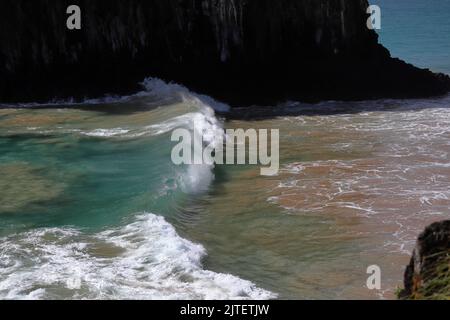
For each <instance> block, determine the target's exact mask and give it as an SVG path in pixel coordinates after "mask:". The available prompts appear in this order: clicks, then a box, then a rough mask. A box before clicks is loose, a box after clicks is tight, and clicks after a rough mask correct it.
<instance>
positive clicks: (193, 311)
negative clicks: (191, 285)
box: [180, 304, 214, 318]
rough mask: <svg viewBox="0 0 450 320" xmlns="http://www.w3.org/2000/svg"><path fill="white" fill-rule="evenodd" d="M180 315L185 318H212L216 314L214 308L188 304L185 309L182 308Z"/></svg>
mask: <svg viewBox="0 0 450 320" xmlns="http://www.w3.org/2000/svg"><path fill="white" fill-rule="evenodd" d="M180 314H181V315H183V316H189V315H192V316H207V317H208V318H211V317H212V316H213V314H214V307H195V306H191V305H190V304H188V305H187V306H185V307H181V310H180Z"/></svg>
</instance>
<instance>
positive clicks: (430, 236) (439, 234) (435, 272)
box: [399, 220, 450, 300]
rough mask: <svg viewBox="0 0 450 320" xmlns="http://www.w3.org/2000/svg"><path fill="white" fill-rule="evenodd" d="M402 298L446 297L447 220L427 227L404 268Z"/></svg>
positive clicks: (449, 289)
mask: <svg viewBox="0 0 450 320" xmlns="http://www.w3.org/2000/svg"><path fill="white" fill-rule="evenodd" d="M404 282H405V283H404V285H405V289H404V290H403V291H402V292H401V293H400V294H399V296H400V298H403V299H446V300H448V299H450V220H447V221H443V222H437V223H434V224H432V225H431V226H429V227H427V228H426V229H425V231H424V232H423V233H422V234H421V235H420V236H419V239H418V241H417V244H416V248H415V249H414V253H413V257H412V258H411V262H410V264H409V265H408V267H407V268H406V272H405V280H404Z"/></svg>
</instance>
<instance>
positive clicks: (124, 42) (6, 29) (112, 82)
mask: <svg viewBox="0 0 450 320" xmlns="http://www.w3.org/2000/svg"><path fill="white" fill-rule="evenodd" d="M71 4H77V5H79V6H80V7H81V10H82V29H81V30H79V31H73V30H72V31H71V30H68V29H67V28H66V19H67V16H68V15H67V14H66V8H67V7H68V6H69V5H71ZM367 7H368V1H367V0H352V1H348V0H277V1H273V0H130V1H123V0H70V1H68V0H34V1H27V0H2V1H1V2H0V75H1V77H0V102H16V101H42V100H49V99H52V98H64V97H70V96H71V97H77V98H81V97H84V96H90V97H92V96H98V95H103V94H105V93H116V94H123V93H129V92H131V91H134V90H137V89H138V85H137V83H138V82H139V81H142V80H143V79H144V78H145V77H147V76H155V77H159V78H162V79H165V80H169V81H176V82H180V83H182V84H184V85H186V86H188V87H190V88H191V89H194V90H196V91H199V92H201V93H206V94H210V95H213V96H214V97H216V98H219V99H221V100H224V101H227V102H230V103H232V104H241V105H242V104H253V103H273V102H276V101H279V100H284V99H299V100H308V101H318V100H324V99H370V98H380V97H393V98H405V97H426V96H431V95H439V94H443V93H445V92H447V91H448V90H449V88H450V80H449V78H448V77H446V76H443V75H435V74H433V73H431V72H430V71H427V70H420V69H417V68H415V67H413V66H412V65H408V64H406V63H405V62H402V61H400V60H396V59H392V58H391V57H390V55H389V52H388V51H387V50H386V49H385V48H383V47H382V46H381V45H379V44H378V40H377V35H376V33H375V32H374V31H371V30H368V29H367V27H366V20H367V14H366V9H367Z"/></svg>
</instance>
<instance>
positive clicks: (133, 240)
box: [0, 214, 275, 299]
mask: <svg viewBox="0 0 450 320" xmlns="http://www.w3.org/2000/svg"><path fill="white" fill-rule="evenodd" d="M0 240H1V241H0V252H2V259H1V260H0V265H1V268H0V298H2V299H52V298H67V299H270V298H274V297H275V295H274V294H272V293H270V292H268V291H266V290H263V289H260V288H257V287H256V286H255V285H254V284H253V283H251V282H249V281H246V280H242V279H240V278H237V277H235V276H232V275H229V274H221V273H215V272H212V271H208V270H204V269H203V267H202V259H203V257H204V256H205V254H206V251H205V249H204V248H203V247H202V246H201V245H199V244H195V243H192V242H190V241H188V240H186V239H183V238H181V237H180V236H179V235H178V234H177V233H176V231H175V229H174V228H173V226H172V225H170V224H169V223H167V222H166V221H165V220H164V218H162V217H159V216H156V215H153V214H142V215H140V216H138V217H137V219H136V221H135V222H133V223H131V224H129V225H127V226H125V227H123V228H118V229H112V230H108V231H105V232H102V233H99V234H94V235H92V236H88V235H86V234H83V233H82V232H80V231H78V230H74V229H60V228H53V229H41V230H36V231H30V232H26V233H22V234H18V235H14V236H10V237H6V238H2V239H0Z"/></svg>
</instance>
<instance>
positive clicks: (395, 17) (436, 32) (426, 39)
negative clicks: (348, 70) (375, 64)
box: [370, 0, 450, 74]
mask: <svg viewBox="0 0 450 320" xmlns="http://www.w3.org/2000/svg"><path fill="white" fill-rule="evenodd" d="M370 3H371V4H376V5H379V6H380V7H381V12H382V28H381V30H380V31H379V34H380V41H381V43H382V44H383V45H385V46H386V47H387V48H388V49H389V50H390V51H391V53H392V56H394V57H398V58H400V59H403V60H406V61H407V62H409V63H412V64H414V65H417V66H419V67H421V68H429V69H431V70H433V71H436V72H444V73H447V74H450V0H427V1H423V0H371V1H370Z"/></svg>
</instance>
